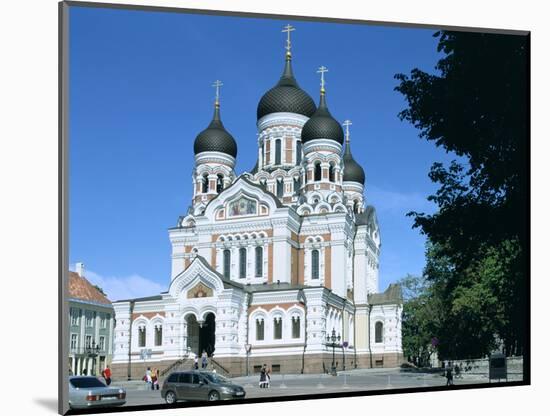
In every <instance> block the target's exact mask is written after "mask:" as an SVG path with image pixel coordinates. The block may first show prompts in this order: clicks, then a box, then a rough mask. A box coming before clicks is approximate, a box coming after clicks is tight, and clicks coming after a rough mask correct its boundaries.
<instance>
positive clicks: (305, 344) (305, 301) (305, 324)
mask: <svg viewBox="0 0 550 416" xmlns="http://www.w3.org/2000/svg"><path fill="white" fill-rule="evenodd" d="M300 293H301V294H302V297H303V298H304V350H303V351H302V370H301V371H300V374H304V367H305V359H306V347H307V298H306V295H305V294H304V289H300Z"/></svg>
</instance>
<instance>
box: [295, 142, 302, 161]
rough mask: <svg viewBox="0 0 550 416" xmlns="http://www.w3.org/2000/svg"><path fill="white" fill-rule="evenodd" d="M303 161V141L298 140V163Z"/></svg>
mask: <svg viewBox="0 0 550 416" xmlns="http://www.w3.org/2000/svg"><path fill="white" fill-rule="evenodd" d="M300 163H302V142H301V141H300V140H296V164H297V165H299V164H300Z"/></svg>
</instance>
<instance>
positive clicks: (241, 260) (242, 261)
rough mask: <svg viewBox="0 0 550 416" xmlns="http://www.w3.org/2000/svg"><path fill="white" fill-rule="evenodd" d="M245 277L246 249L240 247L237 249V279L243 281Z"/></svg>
mask: <svg viewBox="0 0 550 416" xmlns="http://www.w3.org/2000/svg"><path fill="white" fill-rule="evenodd" d="M245 277H246V248H244V247H241V248H240V249H239V278H240V279H244V278H245Z"/></svg>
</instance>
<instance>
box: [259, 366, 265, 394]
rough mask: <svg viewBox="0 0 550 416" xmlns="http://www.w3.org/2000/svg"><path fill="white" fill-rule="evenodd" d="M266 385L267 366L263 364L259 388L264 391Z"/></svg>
mask: <svg viewBox="0 0 550 416" xmlns="http://www.w3.org/2000/svg"><path fill="white" fill-rule="evenodd" d="M266 384H267V366H266V365H265V364H264V365H263V366H262V369H261V370H260V388H261V389H265V388H266Z"/></svg>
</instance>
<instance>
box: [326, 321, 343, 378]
mask: <svg viewBox="0 0 550 416" xmlns="http://www.w3.org/2000/svg"><path fill="white" fill-rule="evenodd" d="M340 339H341V337H340V334H338V336H336V330H335V329H334V328H333V329H332V334H331V335H327V347H332V367H331V369H330V374H332V375H333V376H335V375H336V363H335V361H334V348H336V347H339V346H340Z"/></svg>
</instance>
